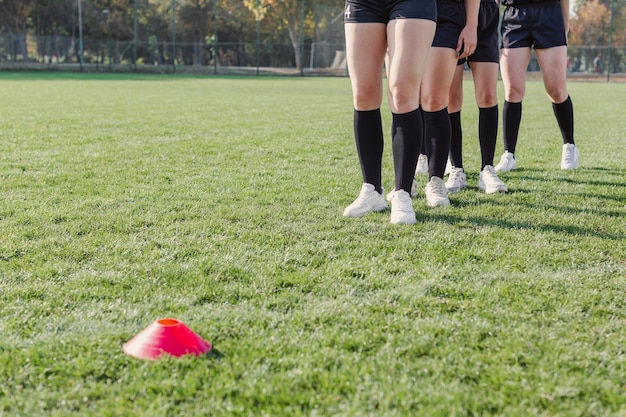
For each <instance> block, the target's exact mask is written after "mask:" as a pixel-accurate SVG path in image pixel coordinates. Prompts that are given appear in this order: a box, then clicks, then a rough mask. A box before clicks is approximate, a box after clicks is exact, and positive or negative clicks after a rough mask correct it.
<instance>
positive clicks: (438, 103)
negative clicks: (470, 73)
mask: <svg viewBox="0 0 626 417" xmlns="http://www.w3.org/2000/svg"><path fill="white" fill-rule="evenodd" d="M457 58H458V56H457V52H456V51H455V50H454V49H452V48H439V47H435V48H431V51H430V56H429V59H428V64H427V65H426V71H425V73H424V79H423V80H422V88H421V102H422V108H423V109H424V110H426V111H429V112H433V111H439V110H443V109H444V108H446V107H447V106H448V96H449V94H450V86H451V85H452V79H453V78H454V72H455V71H456V67H457V65H456V63H457Z"/></svg>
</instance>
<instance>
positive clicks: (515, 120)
mask: <svg viewBox="0 0 626 417" xmlns="http://www.w3.org/2000/svg"><path fill="white" fill-rule="evenodd" d="M521 121H522V102H521V101H520V102H519V103H511V102H509V101H506V100H505V101H504V107H503V108H502V130H503V132H502V134H503V137H504V150H505V151H509V152H511V153H512V154H514V153H515V148H516V147H517V135H518V134H519V125H520V123H521Z"/></svg>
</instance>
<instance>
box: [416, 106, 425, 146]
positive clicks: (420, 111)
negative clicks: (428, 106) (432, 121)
mask: <svg viewBox="0 0 626 417" xmlns="http://www.w3.org/2000/svg"><path fill="white" fill-rule="evenodd" d="M417 109H418V110H419V113H420V123H421V125H422V138H424V109H422V107H421V106H420V107H418V108H417ZM420 155H428V154H427V153H426V141H425V140H423V139H422V142H421V144H420Z"/></svg>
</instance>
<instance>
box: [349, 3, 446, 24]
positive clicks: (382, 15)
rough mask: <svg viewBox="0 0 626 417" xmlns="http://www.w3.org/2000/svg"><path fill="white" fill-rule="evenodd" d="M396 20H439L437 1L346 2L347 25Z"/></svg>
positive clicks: (385, 22)
mask: <svg viewBox="0 0 626 417" xmlns="http://www.w3.org/2000/svg"><path fill="white" fill-rule="evenodd" d="M395 19H426V20H432V21H436V20H437V7H436V4H435V0H346V7H345V12H344V22H345V23H384V24H387V23H389V21H391V20H395Z"/></svg>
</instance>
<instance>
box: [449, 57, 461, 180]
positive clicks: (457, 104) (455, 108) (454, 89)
mask: <svg viewBox="0 0 626 417" xmlns="http://www.w3.org/2000/svg"><path fill="white" fill-rule="evenodd" d="M462 106H463V64H461V65H457V66H456V69H455V71H454V77H453V78H452V84H451V85H450V92H449V95H448V115H449V117H450V127H451V136H450V153H449V157H450V161H451V163H452V166H453V167H454V168H461V169H462V168H463V128H462V126H461V107H462Z"/></svg>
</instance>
